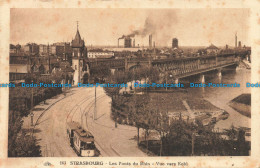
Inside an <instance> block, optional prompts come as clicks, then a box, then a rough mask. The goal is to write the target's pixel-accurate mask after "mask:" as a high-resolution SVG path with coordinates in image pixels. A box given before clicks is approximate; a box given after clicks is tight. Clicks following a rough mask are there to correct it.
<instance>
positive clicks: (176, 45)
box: [172, 38, 179, 48]
mask: <svg viewBox="0 0 260 168" xmlns="http://www.w3.org/2000/svg"><path fill="white" fill-rule="evenodd" d="M178 47H179V46H178V39H177V38H173V39H172V48H178Z"/></svg>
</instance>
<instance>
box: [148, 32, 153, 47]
mask: <svg viewBox="0 0 260 168" xmlns="http://www.w3.org/2000/svg"><path fill="white" fill-rule="evenodd" d="M152 45H153V36H152V35H151V34H150V35H149V48H150V49H151V48H152Z"/></svg>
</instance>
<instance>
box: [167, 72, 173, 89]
mask: <svg viewBox="0 0 260 168" xmlns="http://www.w3.org/2000/svg"><path fill="white" fill-rule="evenodd" d="M169 77H170V78H172V74H170V75H169ZM167 80H168V73H166V91H167V90H168V87H167Z"/></svg>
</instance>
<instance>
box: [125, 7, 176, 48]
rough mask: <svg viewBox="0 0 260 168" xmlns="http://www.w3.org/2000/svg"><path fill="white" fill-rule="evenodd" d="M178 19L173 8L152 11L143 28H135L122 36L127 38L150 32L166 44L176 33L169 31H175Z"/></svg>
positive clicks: (145, 34) (142, 35)
mask: <svg viewBox="0 0 260 168" xmlns="http://www.w3.org/2000/svg"><path fill="white" fill-rule="evenodd" d="M177 21H178V20H177V16H176V13H175V11H172V10H169V11H167V12H162V13H158V12H156V13H150V14H149V16H148V17H147V18H146V20H145V23H144V26H143V28H142V29H139V30H134V31H132V32H131V33H130V34H128V35H126V36H124V35H123V36H122V37H121V38H125V37H127V36H128V37H134V36H141V37H145V36H147V35H149V34H153V35H155V36H156V38H157V39H156V41H157V42H159V43H161V44H166V43H167V41H169V40H170V39H172V38H173V37H175V34H172V33H169V32H173V31H172V30H174V29H175V27H174V25H175V24H176V23H177Z"/></svg>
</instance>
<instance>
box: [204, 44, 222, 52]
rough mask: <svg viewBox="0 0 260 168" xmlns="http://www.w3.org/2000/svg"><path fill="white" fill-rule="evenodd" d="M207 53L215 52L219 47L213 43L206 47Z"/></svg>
mask: <svg viewBox="0 0 260 168" xmlns="http://www.w3.org/2000/svg"><path fill="white" fill-rule="evenodd" d="M206 51H207V54H210V53H211V54H212V53H214V54H217V53H218V52H219V48H218V47H216V46H215V45H213V44H211V45H210V46H209V47H207V48H206Z"/></svg>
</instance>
